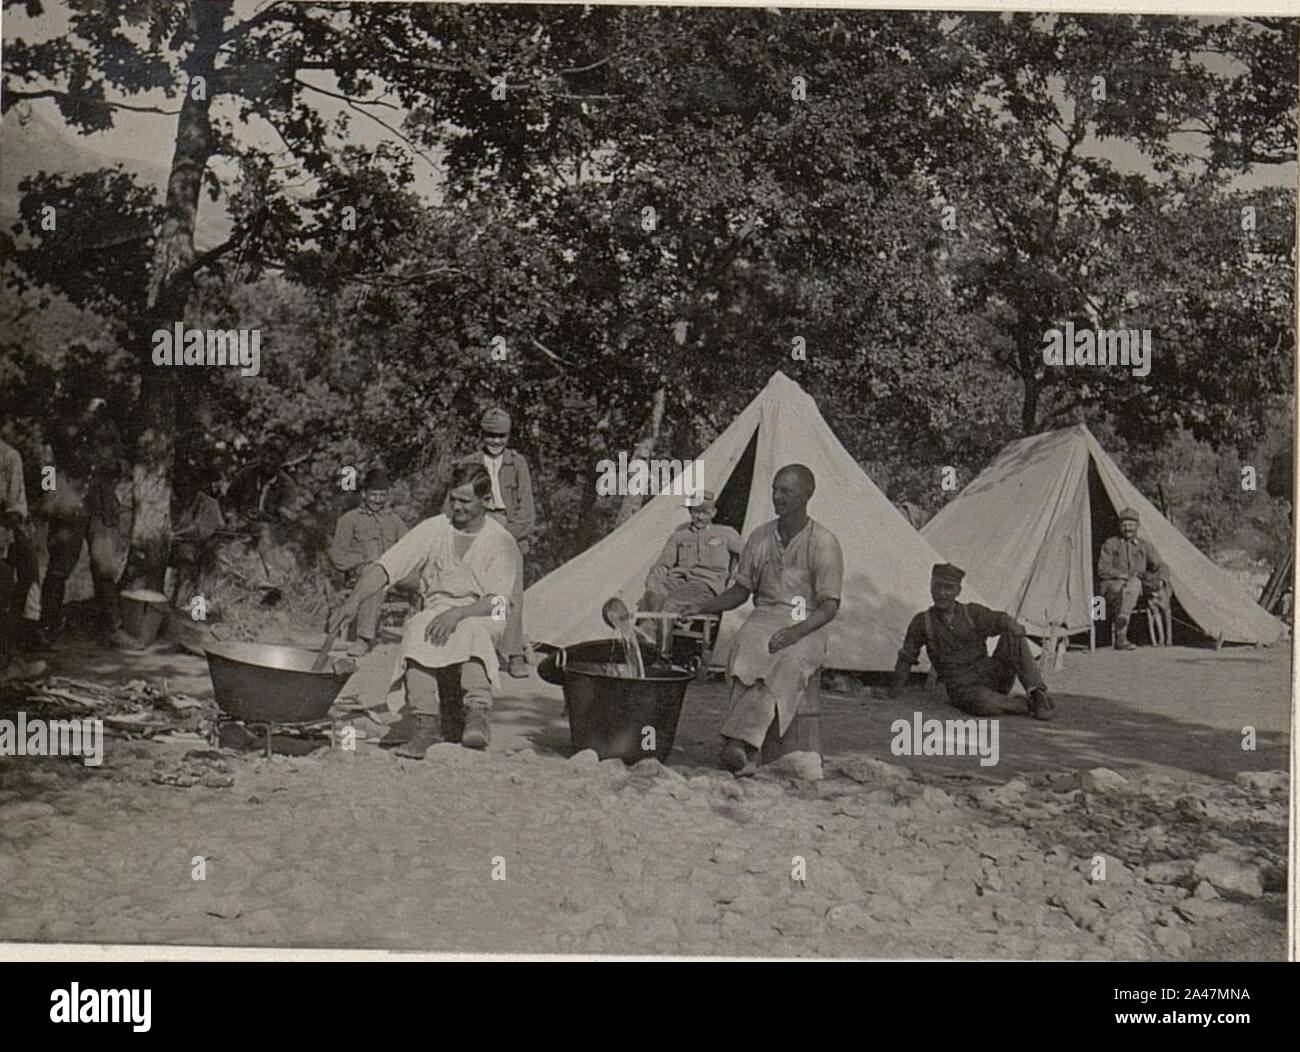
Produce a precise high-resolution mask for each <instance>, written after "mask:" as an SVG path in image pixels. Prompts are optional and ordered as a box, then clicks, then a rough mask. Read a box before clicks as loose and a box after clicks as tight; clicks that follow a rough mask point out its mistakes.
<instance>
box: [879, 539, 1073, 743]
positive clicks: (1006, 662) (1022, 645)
mask: <svg viewBox="0 0 1300 1052" xmlns="http://www.w3.org/2000/svg"><path fill="white" fill-rule="evenodd" d="M965 576H966V573H965V571H964V570H960V569H958V568H957V567H956V566H953V565H951V564H950V563H937V564H936V565H935V567H934V569H933V570H932V571H931V574H930V596H931V598H932V599H933V600H934V605H933V606H932V607H930V609H929V610H923V611H922V612H921V613H919V614H917V615H916V616H915V617H914V618H912V621H911V624H909V625H908V626H907V635H906V637H905V638H904V639H903V646H902V649H901V650H899V652H898V661H897V662H896V663H895V664H894V678H893V681H892V682H891V684H890V688H889V696H890V697H891V698H896V697H898V694H899V692H900V691H901V690H902V689H903V686H904V684H905V683H906V682H907V676H908V673H909V672H910V671H911V669H912V666H913V665H915V664H916V663H917V662H918V661H919V660H920V659H921V648H922V647H925V649H926V652H927V653H928V654H929V656H930V663H931V664H932V665H933V666H934V669H935V672H937V673H938V675H939V682H941V683H942V684H943V685H944V689H945V690H946V691H947V692H948V700H949V701H950V702H951V703H952V704H953V705H954V706H956V707H957V708H959V709H961V710H962V711H963V712H968V713H970V714H971V715H972V716H997V715H1000V714H1001V713H1003V712H1007V711H1015V709H1016V708H1018V706H1016V704H1015V702H1013V701H1012V700H1011V698H1010V697H1009V696H1008V694H1007V691H1009V690H1010V689H1011V686H1012V684H1013V683H1015V681H1016V679H1017V677H1018V678H1019V679H1020V683H1021V685H1022V686H1023V687H1024V688H1025V690H1026V691H1028V692H1029V697H1028V703H1029V714H1030V715H1031V716H1033V717H1034V719H1036V720H1050V719H1051V718H1052V709H1053V708H1055V703H1054V702H1053V700H1052V696H1051V695H1050V694H1048V693H1047V687H1046V686H1045V685H1044V683H1043V677H1042V675H1041V673H1040V672H1039V671H1038V665H1037V664H1036V663H1035V661H1034V656H1033V653H1032V652H1031V651H1030V649H1029V641H1028V640H1027V639H1025V630H1024V628H1023V627H1022V626H1021V625H1020V624H1019V623H1018V622H1017V621H1016V619H1015V618H1013V617H1012V616H1011V615H1010V614H1005V613H1001V612H999V611H996V610H990V609H989V608H988V607H986V606H981V605H980V604H979V603H959V602H957V595H958V594H959V593H960V592H961V581H962V578H963V577H965ZM993 636H1001V639H999V640H998V645H997V649H996V650H994V651H993V654H992V656H989V654H988V648H987V646H986V645H985V640H987V639H989V638H991V637H993Z"/></svg>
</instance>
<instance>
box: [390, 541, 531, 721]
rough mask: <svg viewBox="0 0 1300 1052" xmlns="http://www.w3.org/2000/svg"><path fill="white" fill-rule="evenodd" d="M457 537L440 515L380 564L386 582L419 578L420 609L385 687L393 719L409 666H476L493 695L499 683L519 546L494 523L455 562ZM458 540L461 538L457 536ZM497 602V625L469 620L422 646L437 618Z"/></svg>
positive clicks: (402, 699)
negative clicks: (499, 645) (442, 638)
mask: <svg viewBox="0 0 1300 1052" xmlns="http://www.w3.org/2000/svg"><path fill="white" fill-rule="evenodd" d="M456 535H457V531H456V530H455V529H454V528H453V527H452V525H451V521H450V520H449V519H448V518H447V517H446V516H445V515H436V516H434V517H433V518H431V519H425V520H424V521H423V522H422V523H420V524H419V525H418V526H416V527H415V528H414V529H413V530H411V531H410V532H409V533H408V534H407V535H406V536H405V537H403V538H402V539H401V540H400V541H398V542H397V543H396V544H395V545H393V547H391V548H390V549H388V551H386V552H385V553H384V554H383V555H382V556H380V558H379V560H378V561H379V565H381V566H382V567H383V568H384V570H385V572H386V573H387V574H388V579H389V581H391V582H396V581H400V580H403V579H404V578H407V577H410V576H411V575H412V574H414V573H416V572H418V573H419V585H420V594H421V595H422V596H423V598H424V609H423V610H421V611H420V612H419V613H417V614H414V615H412V617H411V618H410V620H408V621H407V623H406V627H405V629H404V630H403V632H402V643H401V647H400V648H399V650H398V653H397V660H396V662H395V663H394V666H393V673H392V676H391V678H390V680H389V689H388V707H389V709H390V711H393V712H396V711H397V710H398V709H400V708H401V707H402V706H403V705H404V704H405V703H406V663H407V662H408V661H414V662H416V663H417V664H420V665H423V666H424V667H425V668H430V669H437V668H446V667H448V666H452V665H460V664H463V663H464V662H466V661H469V660H471V659H474V658H477V659H478V660H479V661H481V662H482V663H483V667H484V668H485V669H486V670H487V675H488V682H489V683H490V684H491V686H492V689H493V690H495V689H496V687H497V685H498V682H499V680H500V674H499V671H498V668H497V642H498V641H499V640H500V638H501V635H502V633H504V632H505V627H506V616H505V615H507V614H508V613H509V600H510V596H511V593H512V591H513V589H514V582H515V575H516V574H517V573H518V572H519V563H520V557H519V546H518V545H517V544H516V543H515V539H514V538H513V537H512V536H511V535H510V532H509V531H508V530H506V529H505V527H503V526H502V525H501V524H500V523H498V522H496V521H495V520H494V519H492V518H490V517H489V518H487V519H485V520H484V522H483V527H482V529H480V530H479V532H478V533H476V534H474V535H473V537H474V540H473V542H472V543H471V544H470V546H469V550H468V551H466V553H465V554H464V556H463V557H461V558H459V559H457V558H456V553H455V548H454V540H455V537H456ZM462 536H464V535H463V534H462ZM487 595H490V596H500V597H501V603H500V604H499V605H498V610H499V612H500V613H501V614H502V615H503V616H501V617H500V618H496V617H492V616H486V617H470V618H466V619H465V620H463V621H461V622H460V624H458V625H457V626H456V629H455V631H453V632H452V634H451V637H450V638H449V639H448V640H447V642H445V643H443V644H442V645H441V646H435V645H434V644H432V643H430V642H429V641H428V640H427V639H426V638H425V630H426V629H427V628H428V627H429V624H430V622H432V621H433V619H434V618H435V617H437V616H438V615H439V614H440V613H442V612H443V611H445V610H451V609H454V608H455V607H459V606H469V605H470V604H472V603H475V602H477V601H478V600H479V599H481V598H483V597H484V596H487Z"/></svg>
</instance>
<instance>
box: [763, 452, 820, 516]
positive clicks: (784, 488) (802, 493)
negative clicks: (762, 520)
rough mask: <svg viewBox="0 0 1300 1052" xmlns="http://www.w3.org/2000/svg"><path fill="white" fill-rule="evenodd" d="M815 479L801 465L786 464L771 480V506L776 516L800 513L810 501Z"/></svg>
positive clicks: (815, 485)
mask: <svg viewBox="0 0 1300 1052" xmlns="http://www.w3.org/2000/svg"><path fill="white" fill-rule="evenodd" d="M816 488H817V479H816V477H815V476H814V475H813V473H812V472H811V471H810V470H808V468H806V467H804V466H803V465H802V464H787V465H786V466H785V467H783V468H782V469H781V470H780V471H778V472H777V473H776V477H775V478H774V479H772V505H773V507H775V508H776V513H777V514H778V515H784V514H786V513H787V512H801V511H803V510H804V508H806V507H807V506H808V501H809V500H811V499H812V495H813V491H814V490H815V489H816Z"/></svg>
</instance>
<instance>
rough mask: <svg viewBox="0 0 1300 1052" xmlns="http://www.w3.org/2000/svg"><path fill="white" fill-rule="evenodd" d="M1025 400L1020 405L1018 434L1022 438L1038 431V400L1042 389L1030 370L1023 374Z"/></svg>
mask: <svg viewBox="0 0 1300 1052" xmlns="http://www.w3.org/2000/svg"><path fill="white" fill-rule="evenodd" d="M1024 383H1025V399H1024V401H1023V402H1021V404H1020V434H1021V435H1022V436H1025V435H1032V434H1033V433H1034V432H1035V431H1037V430H1038V399H1039V396H1040V395H1041V394H1042V387H1041V386H1040V385H1039V382H1038V377H1036V376H1035V375H1034V374H1033V372H1032V369H1031V370H1029V371H1026V373H1025V374H1024Z"/></svg>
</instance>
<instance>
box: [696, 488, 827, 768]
mask: <svg viewBox="0 0 1300 1052" xmlns="http://www.w3.org/2000/svg"><path fill="white" fill-rule="evenodd" d="M816 484H817V483H816V479H815V478H814V477H813V473H812V472H811V471H810V470H809V469H808V468H806V467H804V465H802V464H788V465H786V466H785V467H783V468H782V469H781V470H780V471H778V472H777V473H776V477H775V478H774V479H773V480H772V505H773V507H774V508H775V510H776V513H777V518H776V519H775V520H774V521H772V522H768V523H764V524H763V525H762V526H759V527H758V528H757V529H756V530H754V532H753V533H751V534H750V535H749V537H748V538H747V539H746V540H745V545H744V548H743V549H742V550H741V553H740V564H739V565H738V566H737V567H736V576H735V579H734V581H733V582H732V584H731V587H730V588H728V589H727V590H726V591H725V592H723V593H722V594H721V595H719V596H717V597H716V598H713V599H709V600H706V601H705V602H703V603H699V604H691V605H688V606H685V607H684V608H683V609H682V611H681V612H682V613H683V614H685V615H687V616H690V615H698V614H720V613H722V612H723V611H726V610H734V609H735V608H736V607H738V606H740V604H741V603H743V602H744V601H745V600H746V599H748V598H749V597H750V596H751V595H753V597H754V610H753V612H752V613H751V614H750V615H749V617H747V618H746V619H745V623H744V624H742V625H741V626H740V630H739V631H738V632H737V633H736V636H735V638H734V640H733V641H732V646H731V651H730V654H729V658H728V661H727V678H728V679H729V680H731V711H730V713H729V714H728V715H727V718H726V720H725V721H724V722H723V724H722V737H723V743H724V744H723V747H722V756H721V762H722V766H723V767H725V768H726V769H727V770H729V771H731V772H732V773H734V774H736V775H747V774H752V773H753V772H754V771H755V770H757V767H758V756H759V753H760V752H761V750H762V746H763V740H764V738H765V737H766V736H767V733H768V729H769V728H770V727H772V725H773V723H774V722H775V724H776V727H777V733H778V734H785V733H786V731H788V730H789V729H790V725H791V723H793V722H794V717H795V713H796V710H797V708H798V704H799V699H800V698H801V697H802V696H803V692H804V690H805V688H806V687H807V686H808V682H809V680H811V679H812V677H813V676H816V675H819V674H820V672H821V665H822V661H823V659H824V658H825V656H826V645H827V640H828V638H829V635H830V629H829V628H828V627H827V626H828V625H829V624H830V622H831V621H832V620H834V618H835V615H836V614H837V613H839V609H840V594H841V588H842V586H843V582H844V556H843V554H842V553H841V551H840V542H839V539H838V538H837V537H836V536H835V534H833V533H832V532H831V531H830V530H828V529H827V528H826V527H825V526H823V525H822V524H821V523H819V522H817V521H816V520H815V519H812V518H810V517H809V515H808V501H809V499H811V497H812V495H813V490H814V489H815V488H816Z"/></svg>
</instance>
